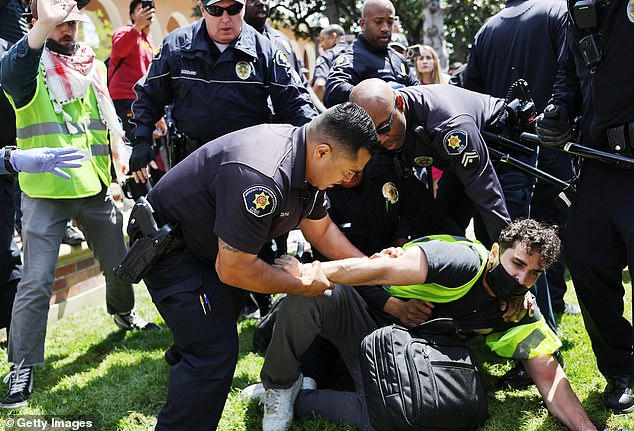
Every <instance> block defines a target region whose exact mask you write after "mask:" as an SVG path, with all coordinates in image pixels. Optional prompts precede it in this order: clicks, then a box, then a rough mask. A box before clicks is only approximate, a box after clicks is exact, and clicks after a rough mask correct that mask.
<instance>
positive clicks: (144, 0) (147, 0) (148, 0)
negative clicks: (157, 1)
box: [141, 0, 154, 9]
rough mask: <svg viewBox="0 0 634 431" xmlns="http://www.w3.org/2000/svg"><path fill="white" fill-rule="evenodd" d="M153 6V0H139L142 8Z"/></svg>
mask: <svg viewBox="0 0 634 431" xmlns="http://www.w3.org/2000/svg"><path fill="white" fill-rule="evenodd" d="M153 7H154V1H153V0H141V8H143V9H152V8H153Z"/></svg>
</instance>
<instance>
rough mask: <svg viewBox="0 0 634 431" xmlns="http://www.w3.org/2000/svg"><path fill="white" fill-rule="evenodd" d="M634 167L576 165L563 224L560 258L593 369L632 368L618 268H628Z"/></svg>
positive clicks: (633, 263)
mask: <svg viewBox="0 0 634 431" xmlns="http://www.w3.org/2000/svg"><path fill="white" fill-rule="evenodd" d="M633 215H634V170H621V169H618V168H616V167H614V166H611V165H607V164H601V163H599V162H586V163H585V165H584V166H583V168H582V169H581V178H580V181H579V184H578V188H577V202H576V203H575V204H574V205H573V206H572V207H571V208H570V213H569V215H568V221H567V222H566V227H565V230H564V247H565V248H564V250H565V256H566V263H567V264H568V269H569V270H570V274H571V276H572V281H573V282H574V284H575V290H576V291H577V296H578V298H579V302H580V305H581V311H582V314H583V320H584V323H585V326H586V330H587V331H588V335H589V336H590V341H591V342H592V349H593V350H594V354H595V356H596V358H597V365H598V367H599V371H601V373H602V374H603V375H604V376H610V375H614V374H631V373H632V324H631V323H630V322H629V320H628V319H627V318H625V317H623V310H624V305H623V295H624V292H625V289H624V287H623V269H624V268H625V266H629V268H630V271H632V268H634V223H633Z"/></svg>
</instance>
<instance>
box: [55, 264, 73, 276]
mask: <svg viewBox="0 0 634 431" xmlns="http://www.w3.org/2000/svg"><path fill="white" fill-rule="evenodd" d="M76 270H77V266H76V265H75V262H72V263H68V264H66V265H63V266H58V267H57V271H55V278H59V277H63V276H65V275H67V274H70V273H71V272H75V271H76Z"/></svg>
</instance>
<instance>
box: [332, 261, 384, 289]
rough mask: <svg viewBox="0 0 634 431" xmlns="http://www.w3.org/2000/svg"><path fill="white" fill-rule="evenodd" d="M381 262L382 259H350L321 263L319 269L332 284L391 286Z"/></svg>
mask: <svg viewBox="0 0 634 431" xmlns="http://www.w3.org/2000/svg"><path fill="white" fill-rule="evenodd" d="M382 260H384V259H368V258H350V259H343V260H337V261H332V262H323V263H322V264H321V267H322V270H323V271H324V274H326V277H328V279H329V280H330V281H332V282H333V283H338V284H343V285H346V286H363V285H366V284H367V285H374V284H391V283H389V280H387V277H386V275H387V273H388V271H387V269H386V267H385V266H384V265H382V262H381V261H382ZM387 260H388V259H385V261H387Z"/></svg>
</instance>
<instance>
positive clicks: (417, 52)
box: [406, 45, 421, 60]
mask: <svg viewBox="0 0 634 431" xmlns="http://www.w3.org/2000/svg"><path fill="white" fill-rule="evenodd" d="M420 56H421V46H420V45H412V46H409V47H407V57H406V58H407V59H408V60H409V59H412V58H414V57H420Z"/></svg>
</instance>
